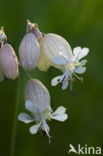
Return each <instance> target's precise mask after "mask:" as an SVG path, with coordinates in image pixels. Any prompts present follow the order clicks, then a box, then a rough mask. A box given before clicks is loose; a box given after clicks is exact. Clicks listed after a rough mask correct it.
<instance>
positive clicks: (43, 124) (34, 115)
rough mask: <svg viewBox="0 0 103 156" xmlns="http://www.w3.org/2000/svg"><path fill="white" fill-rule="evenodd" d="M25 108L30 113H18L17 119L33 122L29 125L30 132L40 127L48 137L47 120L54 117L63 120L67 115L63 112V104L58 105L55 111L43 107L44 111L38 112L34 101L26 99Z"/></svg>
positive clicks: (64, 109) (32, 132)
mask: <svg viewBox="0 0 103 156" xmlns="http://www.w3.org/2000/svg"><path fill="white" fill-rule="evenodd" d="M25 108H26V109H27V110H28V111H30V112H31V115H28V114H26V113H20V114H19V116H18V119H19V120H20V121H22V122H24V123H26V124H28V123H31V122H35V124H34V125H33V126H32V127H30V133H31V134H36V133H37V132H38V130H39V129H42V130H43V131H45V132H46V134H47V136H48V137H50V135H49V131H50V128H49V126H48V124H47V120H51V119H54V120H58V121H62V122H63V121H65V120H66V119H67V118H68V115H67V114H66V113H65V111H66V108H64V107H63V106H60V107H58V108H57V109H56V111H55V112H52V111H50V110H48V109H45V111H44V112H40V111H39V109H38V108H37V107H36V106H35V104H34V103H32V102H31V101H26V102H25Z"/></svg>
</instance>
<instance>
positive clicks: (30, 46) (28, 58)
mask: <svg viewBox="0 0 103 156" xmlns="http://www.w3.org/2000/svg"><path fill="white" fill-rule="evenodd" d="M34 26H35V25H33V24H31V25H30V22H29V21H28V20H27V33H26V35H25V36H24V38H23V40H22V42H21V44H20V47H19V56H20V64H21V66H22V67H23V68H24V69H25V70H32V69H33V68H35V67H36V66H37V63H38V59H39V56H40V45H39V42H38V40H37V38H36V36H35V35H34V34H33V32H32V29H33V27H34Z"/></svg>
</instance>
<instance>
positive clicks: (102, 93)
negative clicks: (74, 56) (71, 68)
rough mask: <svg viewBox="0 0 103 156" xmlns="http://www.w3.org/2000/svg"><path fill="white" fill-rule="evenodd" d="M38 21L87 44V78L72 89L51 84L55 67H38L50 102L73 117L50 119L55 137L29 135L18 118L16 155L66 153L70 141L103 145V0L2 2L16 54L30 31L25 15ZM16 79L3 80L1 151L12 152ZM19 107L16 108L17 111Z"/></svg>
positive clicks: (1, 16) (4, 155) (2, 21)
mask: <svg viewBox="0 0 103 156" xmlns="http://www.w3.org/2000/svg"><path fill="white" fill-rule="evenodd" d="M27 18H29V19H30V20H31V21H32V22H36V23H38V25H39V27H40V30H41V31H42V32H44V33H48V32H53V33H56V34H59V35H61V36H63V37H64V38H66V39H67V40H68V42H69V43H70V44H71V47H72V48H73V47H76V46H82V47H89V48H90V53H89V55H88V56H87V59H88V63H87V72H86V73H85V74H84V75H83V77H84V82H83V83H80V82H79V81H78V80H76V81H75V83H74V94H72V93H70V91H69V88H68V89H67V90H65V91H62V90H61V87H60V86H57V87H51V85H50V82H51V79H52V78H53V77H54V76H56V75H57V74H60V72H59V71H58V70H56V69H54V68H50V69H49V71H48V72H40V71H38V69H35V70H34V71H33V72H32V73H31V74H32V76H33V77H35V78H38V79H39V80H41V81H42V82H43V83H44V84H45V85H46V87H47V88H48V89H49V91H50V94H51V98H52V101H51V104H52V107H53V108H54V109H55V108H56V107H57V106H59V105H64V106H65V107H67V112H68V114H69V119H68V121H66V122H65V123H59V122H56V121H52V122H51V123H49V124H50V127H51V135H52V136H53V137H52V142H51V144H50V145H49V144H48V139H47V138H45V137H42V134H41V133H39V134H37V135H31V134H30V133H29V127H30V126H29V125H25V124H23V123H21V122H17V137H16V148H15V156H28V155H30V156H34V155H35V156H48V155H49V156H52V155H54V156H55V155H59V156H66V155H68V154H67V153H68V149H69V144H70V143H71V144H73V145H74V146H75V147H76V146H77V144H79V143H80V144H81V145H84V144H88V146H94V147H95V146H97V145H98V146H103V70H102V67H103V43H102V42H103V1H102V0H51V1H50V0H48V1H47V0H29V1H27V0H17V1H14V0H9V1H8V0H5V1H0V26H2V25H3V26H4V27H5V32H6V34H7V36H8V42H9V43H11V44H12V46H13V47H14V48H15V51H16V53H17V55H18V47H19V44H20V41H21V39H22V37H23V35H24V34H25V31H26V19H27ZM27 79H28V78H27V77H26V75H25V74H24V73H21V84H20V85H21V90H20V102H19V112H23V111H25V108H24V95H23V90H24V85H25V83H26V81H27ZM16 88H17V80H16V81H11V80H7V79H6V80H5V81H3V82H2V83H0V155H1V156H9V152H10V146H11V133H12V126H13V117H14V109H15V104H16ZM19 112H18V113H19Z"/></svg>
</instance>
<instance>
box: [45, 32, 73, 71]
mask: <svg viewBox="0 0 103 156" xmlns="http://www.w3.org/2000/svg"><path fill="white" fill-rule="evenodd" d="M43 53H44V55H45V58H46V59H47V61H48V62H49V64H50V65H52V66H56V67H58V68H59V66H57V65H55V64H54V63H53V58H54V57H55V56H58V55H63V56H64V57H66V58H72V57H73V55H72V50H71V47H70V45H69V43H68V42H67V41H66V40H65V39H64V38H62V37H61V36H59V35H56V34H52V33H49V34H46V35H45V36H44V40H43Z"/></svg>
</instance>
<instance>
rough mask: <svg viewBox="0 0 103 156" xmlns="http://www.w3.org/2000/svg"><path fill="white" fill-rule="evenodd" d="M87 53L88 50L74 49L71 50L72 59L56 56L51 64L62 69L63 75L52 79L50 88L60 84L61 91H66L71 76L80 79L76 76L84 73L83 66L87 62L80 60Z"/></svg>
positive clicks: (84, 68)
mask: <svg viewBox="0 0 103 156" xmlns="http://www.w3.org/2000/svg"><path fill="white" fill-rule="evenodd" d="M88 52H89V49H88V48H83V49H81V47H76V48H74V49H73V57H72V58H69V57H65V56H63V55H57V56H55V57H54V58H53V63H54V64H56V65H60V66H62V68H63V75H61V76H57V77H55V78H53V79H52V82H51V84H52V86H56V85H57V84H58V83H62V89H66V88H67V86H68V85H69V83H70V81H71V80H72V75H74V76H75V77H77V78H78V79H80V78H79V77H78V76H77V74H82V73H84V72H85V71H86V67H84V66H85V64H86V63H87V60H81V59H82V58H84V57H85V56H86V55H87V54H88Z"/></svg>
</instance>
